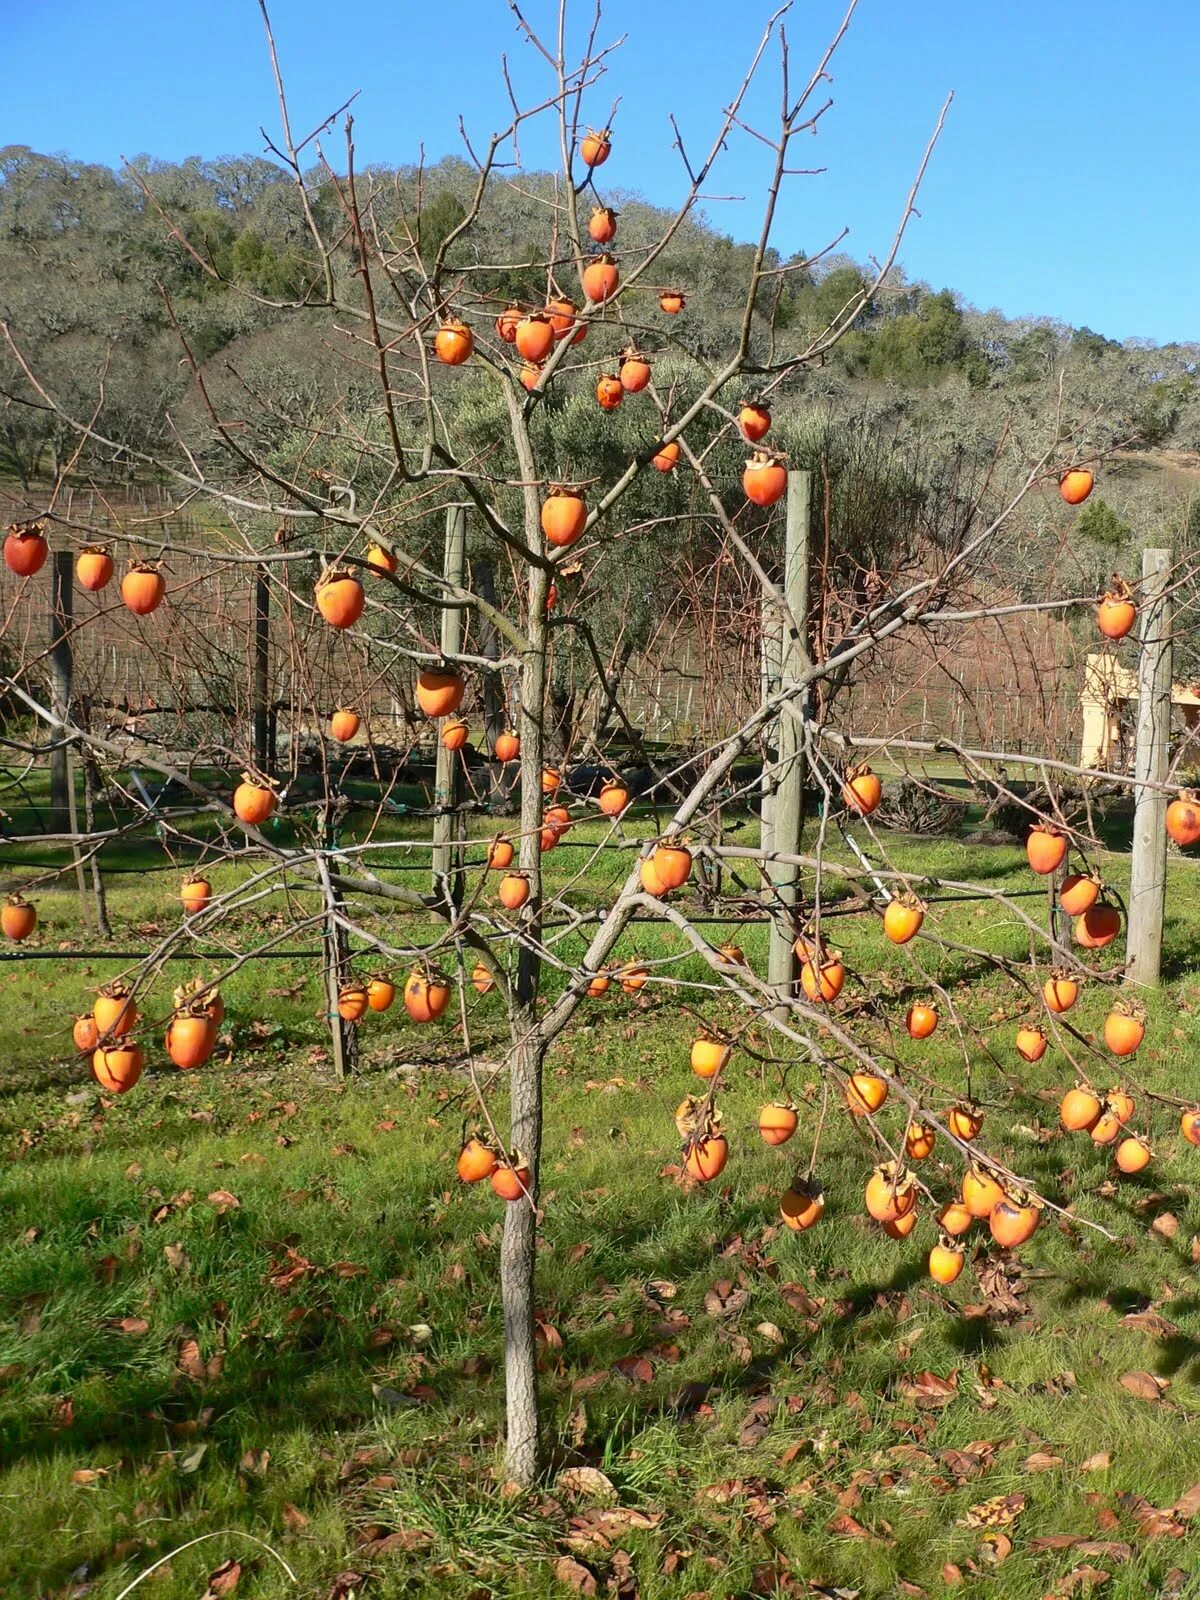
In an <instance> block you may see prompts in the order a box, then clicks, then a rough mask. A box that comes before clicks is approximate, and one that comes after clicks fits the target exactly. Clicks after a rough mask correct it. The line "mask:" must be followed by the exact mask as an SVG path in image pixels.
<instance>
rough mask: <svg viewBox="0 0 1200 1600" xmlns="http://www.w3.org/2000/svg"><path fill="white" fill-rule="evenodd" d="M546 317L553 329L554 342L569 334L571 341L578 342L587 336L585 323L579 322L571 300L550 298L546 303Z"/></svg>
mask: <svg viewBox="0 0 1200 1600" xmlns="http://www.w3.org/2000/svg"><path fill="white" fill-rule="evenodd" d="M546 318H547V320H548V321H549V323H550V326H551V327H552V328H553V329H554V342H555V343H556V344H557V343H559V342H560V341H561V340H563V339H565V338H567V336H568V335H571V343H572V344H579V343H580V342H581V340H583V339H585V338H586V337H587V323H586V322H580V320H579V313H578V312H577V311H576V309H575V302H574V301H573V300H551V301H549V302H547V305H546Z"/></svg>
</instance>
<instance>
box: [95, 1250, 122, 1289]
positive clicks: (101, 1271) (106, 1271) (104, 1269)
mask: <svg viewBox="0 0 1200 1600" xmlns="http://www.w3.org/2000/svg"><path fill="white" fill-rule="evenodd" d="M120 1266H121V1258H120V1256H102V1257H101V1258H100V1260H99V1261H97V1263H96V1265H95V1266H94V1267H93V1268H92V1271H93V1272H94V1273H95V1274H96V1276H97V1277H98V1278H99V1279H100V1282H101V1283H107V1284H111V1283H112V1281H113V1279H114V1278H115V1277H116V1275H117V1272H118V1270H119V1268H120Z"/></svg>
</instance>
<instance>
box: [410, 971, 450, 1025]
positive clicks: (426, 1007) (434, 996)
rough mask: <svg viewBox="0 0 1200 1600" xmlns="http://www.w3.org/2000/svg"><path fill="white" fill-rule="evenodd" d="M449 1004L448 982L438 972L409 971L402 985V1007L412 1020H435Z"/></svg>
mask: <svg viewBox="0 0 1200 1600" xmlns="http://www.w3.org/2000/svg"><path fill="white" fill-rule="evenodd" d="M449 1004H450V982H449V980H448V979H447V978H444V977H443V976H442V974H441V973H440V972H431V973H429V974H426V973H424V972H422V971H421V970H420V969H419V968H417V969H416V970H414V971H413V972H410V973H409V975H408V981H407V982H406V983H405V985H404V1009H405V1010H406V1011H407V1012H408V1014H409V1016H410V1017H411V1018H412V1020H413V1021H414V1022H436V1021H437V1019H438V1018H439V1017H440V1016H442V1014H443V1013H444V1012H445V1010H446V1007H447V1006H448V1005H449Z"/></svg>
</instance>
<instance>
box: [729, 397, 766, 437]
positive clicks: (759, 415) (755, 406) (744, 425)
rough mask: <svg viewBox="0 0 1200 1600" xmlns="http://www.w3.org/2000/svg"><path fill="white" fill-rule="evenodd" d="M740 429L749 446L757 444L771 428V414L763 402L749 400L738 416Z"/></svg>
mask: <svg viewBox="0 0 1200 1600" xmlns="http://www.w3.org/2000/svg"><path fill="white" fill-rule="evenodd" d="M737 420H738V427H739V428H740V429H741V430H742V437H743V438H744V439H745V440H746V442H747V443H748V444H757V443H758V441H759V440H760V439H763V438H765V437H766V435H767V433H768V431H769V430H770V427H771V413H770V411H768V409H767V407H766V406H765V405H763V403H762V401H761V400H754V401H750V400H748V401H747V402H746V404H745V405H744V406H743V407H742V408H741V410H740V411H739V412H738V415H737Z"/></svg>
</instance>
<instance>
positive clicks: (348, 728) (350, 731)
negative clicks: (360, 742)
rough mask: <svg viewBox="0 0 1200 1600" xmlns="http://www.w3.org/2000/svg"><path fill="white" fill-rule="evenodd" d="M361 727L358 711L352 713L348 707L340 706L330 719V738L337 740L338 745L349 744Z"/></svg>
mask: <svg viewBox="0 0 1200 1600" xmlns="http://www.w3.org/2000/svg"><path fill="white" fill-rule="evenodd" d="M360 726H361V722H360V719H359V715H358V712H357V711H351V710H350V709H349V708H348V707H347V706H339V707H338V708H337V710H336V711H335V712H334V713H333V715H332V716H331V717H330V719H329V735H330V738H332V739H336V740H337V742H338V744H349V743H350V741H351V739H353V737H354V735H355V734H356V733H357V732H358V730H359V727H360Z"/></svg>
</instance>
